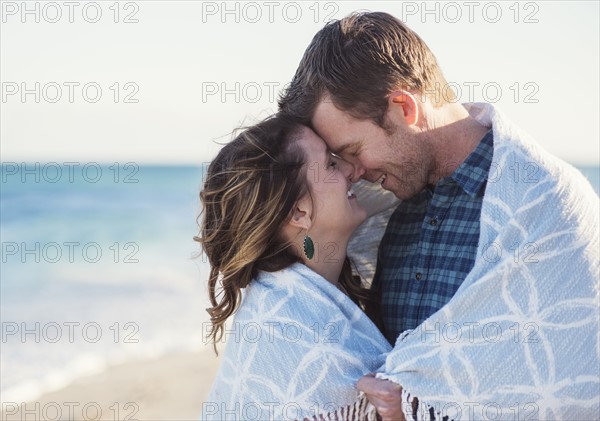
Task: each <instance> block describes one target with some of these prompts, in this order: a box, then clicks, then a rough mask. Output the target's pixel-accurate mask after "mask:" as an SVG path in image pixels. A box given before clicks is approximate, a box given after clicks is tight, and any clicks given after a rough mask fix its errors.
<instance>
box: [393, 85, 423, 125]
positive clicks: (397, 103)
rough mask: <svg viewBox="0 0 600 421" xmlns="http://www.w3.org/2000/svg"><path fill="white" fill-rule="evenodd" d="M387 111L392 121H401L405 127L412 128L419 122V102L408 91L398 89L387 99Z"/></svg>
mask: <svg viewBox="0 0 600 421" xmlns="http://www.w3.org/2000/svg"><path fill="white" fill-rule="evenodd" d="M388 110H389V113H390V118H392V121H393V120H396V119H398V120H400V119H401V120H403V121H404V123H405V124H406V125H407V126H414V125H415V124H417V122H418V121H419V101H418V99H417V98H416V97H415V96H414V95H413V94H411V93H410V92H408V91H405V90H403V89H399V90H397V91H394V92H392V93H391V94H390V95H389V97H388Z"/></svg>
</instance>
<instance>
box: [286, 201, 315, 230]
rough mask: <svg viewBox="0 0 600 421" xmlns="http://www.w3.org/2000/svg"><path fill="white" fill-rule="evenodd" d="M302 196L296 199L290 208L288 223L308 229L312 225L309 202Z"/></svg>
mask: <svg viewBox="0 0 600 421" xmlns="http://www.w3.org/2000/svg"><path fill="white" fill-rule="evenodd" d="M307 196H308V195H306V196H305V197H303V198H302V199H300V200H298V202H296V204H295V205H294V208H293V209H292V217H291V218H290V220H289V222H288V225H289V226H291V227H294V228H299V229H302V230H307V229H310V227H311V225H312V219H311V210H312V206H311V202H310V199H309V198H308V197H307Z"/></svg>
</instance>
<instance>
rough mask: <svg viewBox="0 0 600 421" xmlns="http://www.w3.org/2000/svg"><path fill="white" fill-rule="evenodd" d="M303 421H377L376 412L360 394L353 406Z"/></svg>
mask: <svg viewBox="0 0 600 421" xmlns="http://www.w3.org/2000/svg"><path fill="white" fill-rule="evenodd" d="M303 421H377V411H375V407H374V406H373V405H371V403H370V402H369V401H368V400H367V397H366V395H365V394H364V393H362V392H361V393H360V395H359V397H358V399H357V400H356V401H355V402H354V403H353V404H350V405H346V406H342V407H340V408H338V409H336V410H335V411H334V412H328V413H326V414H318V415H314V416H313V417H312V418H304V420H303Z"/></svg>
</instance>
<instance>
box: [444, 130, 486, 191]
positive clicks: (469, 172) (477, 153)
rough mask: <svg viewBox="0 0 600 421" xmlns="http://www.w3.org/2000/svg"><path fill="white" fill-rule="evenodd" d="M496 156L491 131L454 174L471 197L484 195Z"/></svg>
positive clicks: (452, 176) (453, 176)
mask: <svg viewBox="0 0 600 421" xmlns="http://www.w3.org/2000/svg"><path fill="white" fill-rule="evenodd" d="M493 155H494V135H493V133H492V130H491V129H490V130H489V131H488V132H487V133H486V134H485V136H484V137H483V139H481V141H480V142H479V144H478V145H477V147H476V148H475V150H474V151H473V152H471V153H470V154H469V156H468V157H467V159H465V161H464V162H463V163H462V164H461V165H460V166H459V167H458V168H457V169H456V170H455V171H454V172H453V173H452V175H451V176H450V178H451V179H452V180H454V181H455V182H456V183H457V184H458V185H459V186H460V187H461V188H462V189H463V190H464V191H465V193H467V194H468V195H469V196H471V197H476V196H478V195H482V194H483V190H484V188H485V185H486V183H487V179H488V175H489V172H490V165H491V163H492V157H493Z"/></svg>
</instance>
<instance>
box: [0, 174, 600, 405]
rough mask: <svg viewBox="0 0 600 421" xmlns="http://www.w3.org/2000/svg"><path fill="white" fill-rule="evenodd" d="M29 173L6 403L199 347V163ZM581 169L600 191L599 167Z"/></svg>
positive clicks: (6, 226)
mask: <svg viewBox="0 0 600 421" xmlns="http://www.w3.org/2000/svg"><path fill="white" fill-rule="evenodd" d="M27 168H29V169H33V170H34V171H33V172H34V173H37V174H38V175H39V179H37V180H36V174H33V173H31V172H29V173H28V172H23V171H22V170H23V168H15V167H14V166H10V165H8V166H7V164H5V165H3V166H2V174H1V175H2V183H1V185H0V186H1V196H0V215H1V225H0V237H1V243H2V265H1V268H0V278H1V284H0V301H1V303H0V304H1V305H0V317H1V320H2V342H1V346H2V353H1V365H2V376H1V384H0V387H1V394H2V399H3V401H5V402H12V401H14V402H20V401H21V400H29V399H35V397H36V396H37V395H39V394H41V393H43V392H44V391H47V390H51V389H56V388H59V387H61V386H63V385H65V384H67V383H68V382H70V381H71V380H73V379H74V378H76V377H78V376H81V375H84V374H90V373H94V372H98V371H101V370H103V369H104V368H105V367H106V366H107V365H109V364H114V363H118V362H122V361H127V360H131V359H138V358H141V357H143V358H145V357H154V356H159V355H161V354H164V353H169V352H177V351H183V350H190V349H198V348H200V347H201V346H202V341H203V339H202V328H201V326H202V324H203V322H206V321H207V320H208V318H207V315H206V312H205V311H204V309H205V308H206V307H207V298H206V289H205V286H204V281H205V279H206V276H207V273H208V266H207V264H206V263H205V262H203V261H202V260H201V259H192V256H193V255H194V254H195V253H197V252H198V250H199V248H198V245H197V244H196V243H195V242H193V241H192V236H193V235H195V234H197V226H196V222H195V219H196V215H197V213H198V210H199V201H198V192H199V188H200V185H201V181H202V171H201V168H199V167H198V168H196V167H159V166H156V167H151V166H146V167H140V168H139V170H138V171H137V172H135V169H136V168H135V167H125V166H124V165H120V168H119V173H118V174H117V173H116V168H115V167H113V168H112V169H111V168H110V167H106V166H105V167H102V175H101V176H100V177H99V179H98V181H96V182H92V181H93V179H94V177H96V176H95V173H94V171H91V170H90V171H89V173H87V176H84V175H83V174H82V172H81V168H79V170H78V169H77V168H76V169H75V171H74V173H73V179H72V180H71V179H69V174H68V172H67V170H68V167H64V166H63V174H62V176H61V177H58V179H57V180H56V182H52V181H53V180H54V179H55V178H57V173H56V172H53V171H52V167H46V168H45V170H44V168H43V167H40V168H39V171H38V170H36V168H34V167H33V166H32V165H31V164H30V165H29V166H28V167H27ZM27 168H25V169H27ZM580 169H581V171H582V172H583V173H584V174H585V175H586V177H588V179H589V180H590V181H591V183H592V184H593V186H594V188H595V189H596V192H598V191H600V168H599V167H598V166H588V167H581V168H580ZM44 171H45V172H44ZM126 181H127V182H126ZM71 243H73V244H71ZM69 244H71V245H69ZM84 247H85V250H86V251H85V252H83V250H84ZM71 251H72V253H71V254H70V252H71ZM97 251H100V252H101V255H98V253H97ZM36 323H38V324H36Z"/></svg>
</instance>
